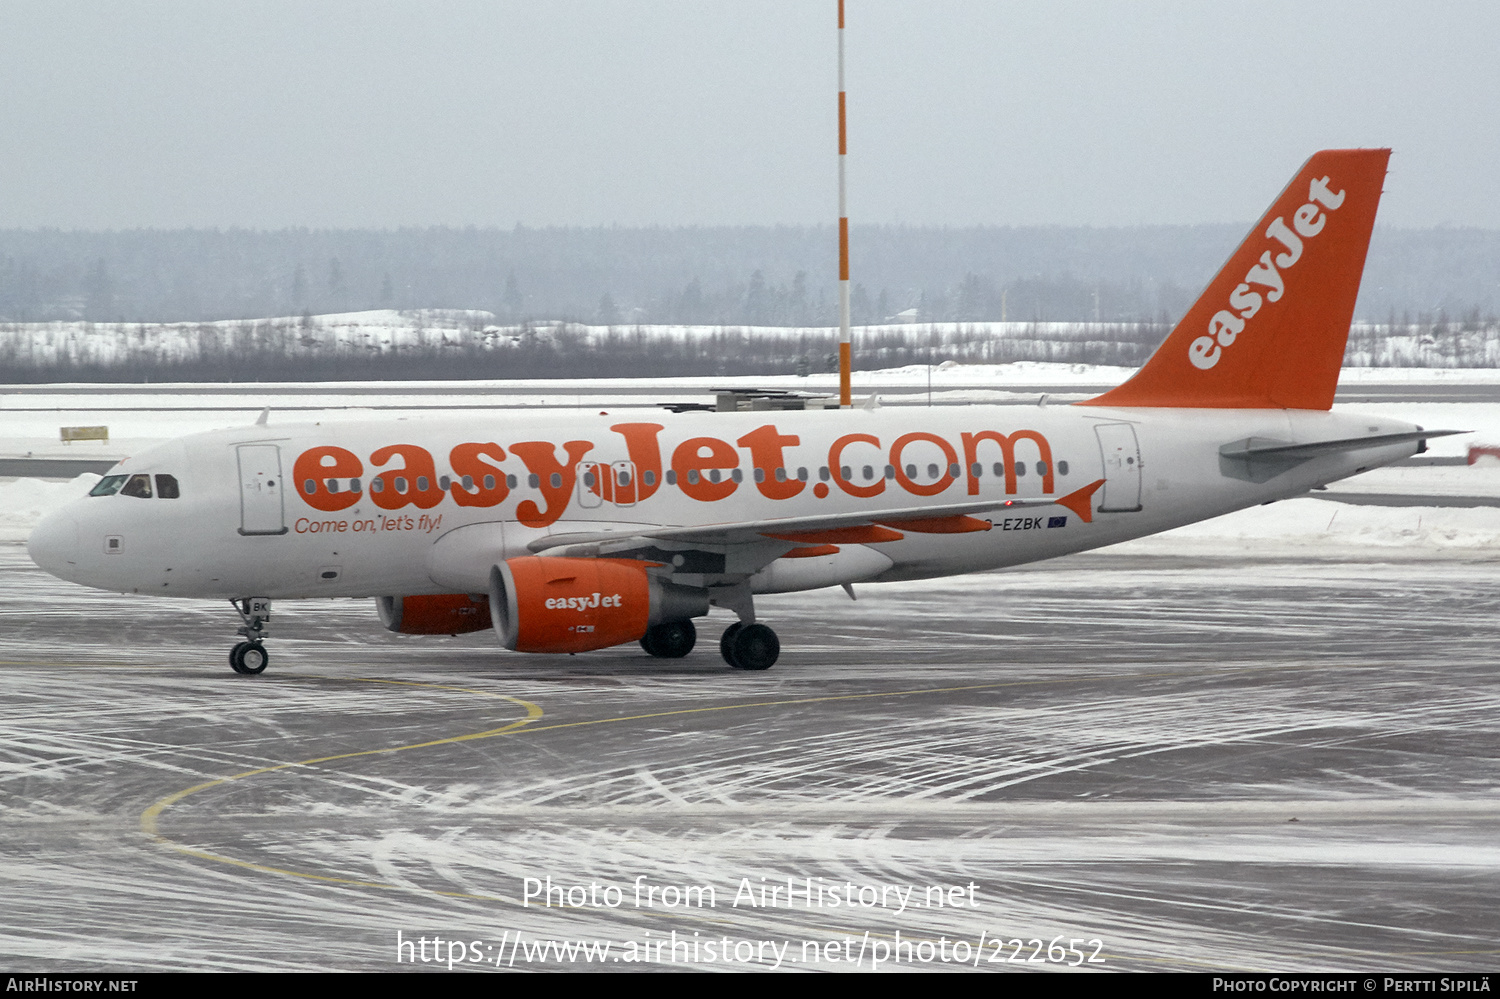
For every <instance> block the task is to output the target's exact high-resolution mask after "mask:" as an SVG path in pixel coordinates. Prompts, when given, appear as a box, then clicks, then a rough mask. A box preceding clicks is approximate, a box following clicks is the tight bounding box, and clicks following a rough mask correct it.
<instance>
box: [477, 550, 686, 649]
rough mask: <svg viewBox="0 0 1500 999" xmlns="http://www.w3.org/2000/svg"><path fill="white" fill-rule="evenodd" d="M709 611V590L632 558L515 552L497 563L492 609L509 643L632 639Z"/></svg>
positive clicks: (593, 643) (559, 644) (539, 645)
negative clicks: (671, 577) (681, 581)
mask: <svg viewBox="0 0 1500 999" xmlns="http://www.w3.org/2000/svg"><path fill="white" fill-rule="evenodd" d="M707 613H708V591H707V590H703V589H698V588H694V587H687V586H679V585H677V584H675V583H671V582H668V581H666V580H664V579H660V578H657V577H656V576H653V575H651V574H650V573H648V572H647V571H646V566H645V564H643V563H641V562H637V561H633V560H630V559H608V558H549V557H547V556H539V555H532V556H526V557H522V558H513V559H508V560H506V561H505V562H502V563H500V564H499V565H496V566H495V567H494V568H493V569H491V570H490V617H491V619H492V620H493V621H494V622H495V633H496V634H497V635H499V636H500V641H501V643H502V644H503V645H504V646H505V647H506V648H507V649H513V650H515V651H517V652H588V651H590V650H592V649H604V648H608V647H609V646H611V645H621V644H623V643H625V642H633V641H635V640H636V639H638V638H640V637H641V636H642V635H644V634H645V633H646V629H647V628H649V627H650V626H651V625H653V624H660V623H661V622H663V621H680V620H684V619H686V618H692V617H698V616H700V615H703V614H707Z"/></svg>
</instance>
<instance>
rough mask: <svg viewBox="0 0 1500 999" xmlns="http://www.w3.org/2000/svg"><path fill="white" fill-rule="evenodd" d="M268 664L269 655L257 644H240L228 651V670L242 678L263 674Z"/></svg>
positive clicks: (262, 646) (264, 648) (269, 661)
mask: <svg viewBox="0 0 1500 999" xmlns="http://www.w3.org/2000/svg"><path fill="white" fill-rule="evenodd" d="M270 663H271V655H270V653H268V652H267V651H266V647H265V646H264V645H262V644H260V643H259V642H240V643H239V644H238V645H236V646H235V647H234V648H232V649H230V650H229V665H230V668H232V669H233V670H234V671H235V672H236V673H239V674H241V675H244V676H255V675H256V674H257V673H264V672H265V671H266V667H267V666H268V665H270Z"/></svg>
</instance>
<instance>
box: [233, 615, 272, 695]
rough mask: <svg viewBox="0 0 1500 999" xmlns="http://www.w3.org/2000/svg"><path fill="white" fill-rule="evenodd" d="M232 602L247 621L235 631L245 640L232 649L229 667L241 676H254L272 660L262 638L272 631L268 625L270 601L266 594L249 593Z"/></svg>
mask: <svg viewBox="0 0 1500 999" xmlns="http://www.w3.org/2000/svg"><path fill="white" fill-rule="evenodd" d="M229 606H231V607H233V608H234V610H235V613H236V614H238V615H239V616H240V620H242V621H244V622H245V624H244V626H243V627H241V628H237V629H235V630H236V633H238V634H240V635H243V636H244V637H245V640H244V641H243V642H240V643H239V644H238V645H236V646H235V647H234V648H232V649H230V650H229V667H230V669H232V670H234V671H235V672H236V673H239V674H240V675H241V676H255V675H256V674H258V673H264V672H265V671H266V667H267V666H268V665H270V663H271V656H270V653H268V652H266V647H265V645H263V644H262V641H263V640H264V639H265V638H266V637H268V636H269V635H270V631H269V629H267V628H266V625H267V624H268V623H269V622H270V620H271V601H270V599H269V598H267V597H246V598H245V599H243V600H231V601H229Z"/></svg>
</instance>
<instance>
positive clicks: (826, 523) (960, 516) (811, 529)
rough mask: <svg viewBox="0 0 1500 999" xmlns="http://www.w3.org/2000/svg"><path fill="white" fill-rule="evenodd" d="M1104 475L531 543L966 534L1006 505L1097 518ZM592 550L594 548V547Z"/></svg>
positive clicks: (537, 548) (578, 550)
mask: <svg viewBox="0 0 1500 999" xmlns="http://www.w3.org/2000/svg"><path fill="white" fill-rule="evenodd" d="M1103 484H1104V480H1103V479H1099V480H1097V481H1095V482H1092V483H1090V484H1089V485H1087V486H1084V487H1083V488H1082V489H1078V490H1075V491H1074V492H1071V493H1069V494H1068V495H1066V496H1060V497H1037V498H1025V499H1018V498H1012V499H988V500H973V501H970V502H967V503H948V504H943V505H941V506H929V507H922V508H921V509H916V510H913V509H910V508H907V509H891V510H875V511H860V512H857V513H840V514H824V515H814V516H807V517H780V518H775V519H770V520H747V521H739V522H735V523H726V524H703V525H696V526H691V527H670V526H666V527H643V528H640V529H638V530H634V531H619V532H589V533H574V534H553V535H548V536H547V537H544V538H537V539H536V540H535V541H532V542H531V543H530V544H529V545H527V546H526V547H527V548H528V549H530V550H531V551H532V552H533V553H535V554H540V553H542V552H545V551H552V550H554V549H558V548H567V549H570V551H568V552H566V554H568V555H584V556H586V555H591V554H599V555H605V554H613V553H614V552H616V551H621V550H623V549H628V548H629V547H631V546H632V545H651V544H655V543H664V542H665V543H674V544H689V545H694V546H699V545H701V546H706V547H710V548H721V547H729V546H735V545H747V544H758V543H759V544H763V543H765V542H767V541H783V542H790V543H792V544H793V545H828V544H877V543H880V542H882V541H899V540H901V539H902V538H903V537H904V536H905V534H906V533H908V532H909V533H913V534H962V533H967V532H969V531H987V530H989V529H990V527H991V524H990V523H989V522H988V521H986V520H983V519H980V517H979V515H980V514H985V513H991V512H996V511H1001V510H1011V509H1027V508H1035V507H1047V506H1062V507H1065V508H1066V509H1069V510H1071V511H1073V513H1075V514H1076V515H1077V516H1078V517H1079V518H1080V519H1082V520H1084V521H1085V522H1087V521H1092V520H1093V496H1094V493H1095V492H1096V491H1097V490H1098V489H1099V487H1100V486H1102V485H1103ZM591 549H593V550H591Z"/></svg>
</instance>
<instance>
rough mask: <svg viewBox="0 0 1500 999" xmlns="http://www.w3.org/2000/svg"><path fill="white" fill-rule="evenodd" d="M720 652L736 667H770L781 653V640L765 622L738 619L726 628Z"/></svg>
mask: <svg viewBox="0 0 1500 999" xmlns="http://www.w3.org/2000/svg"><path fill="white" fill-rule="evenodd" d="M719 654H720V655H722V656H723V657H724V661H725V662H726V663H728V664H729V665H731V666H733V667H734V668H735V669H755V670H760V669H770V668H771V667H772V666H774V665H776V657H777V656H779V655H781V640H780V639H778V638H777V637H776V632H774V631H772V630H771V629H770V628H768V627H766V626H765V625H763V624H742V623H741V622H739V621H736V622H735V623H734V624H731V625H730V626H729V627H728V628H725V629H724V637H723V638H720V639H719Z"/></svg>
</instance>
